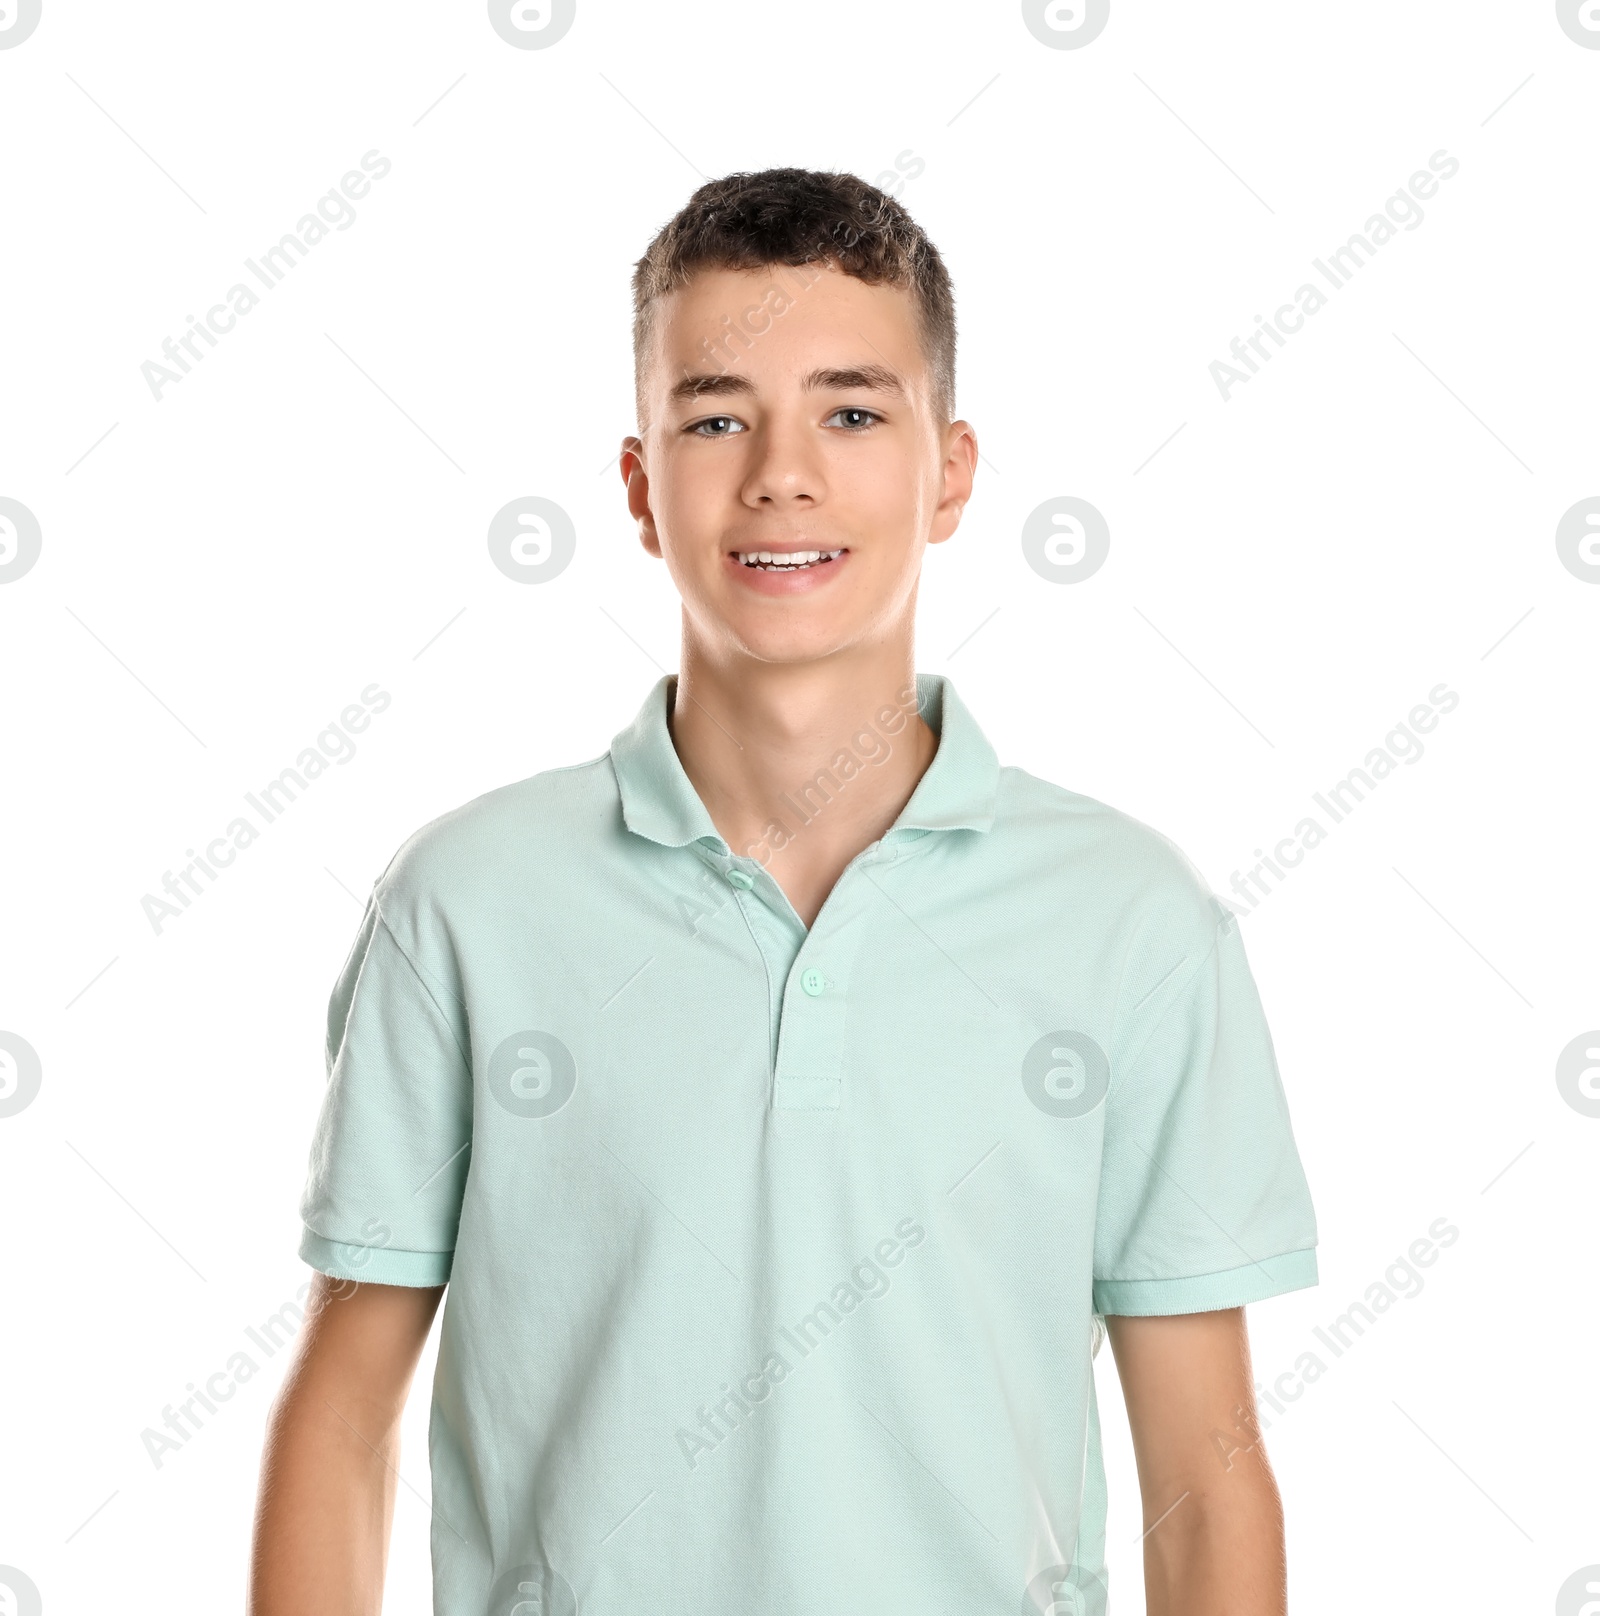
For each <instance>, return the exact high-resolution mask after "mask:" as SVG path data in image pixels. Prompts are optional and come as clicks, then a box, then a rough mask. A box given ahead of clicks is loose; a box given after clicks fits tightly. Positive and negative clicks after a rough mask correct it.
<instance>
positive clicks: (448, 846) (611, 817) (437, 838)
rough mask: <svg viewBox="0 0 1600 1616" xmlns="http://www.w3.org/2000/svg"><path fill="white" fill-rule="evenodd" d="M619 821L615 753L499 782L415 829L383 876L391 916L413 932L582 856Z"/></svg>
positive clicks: (381, 890) (380, 889)
mask: <svg viewBox="0 0 1600 1616" xmlns="http://www.w3.org/2000/svg"><path fill="white" fill-rule="evenodd" d="M618 824H620V816H619V811H618V799H617V785H616V776H615V774H614V773H613V772H612V768H611V757H610V753H609V752H606V753H602V754H601V756H599V757H597V758H591V759H589V760H588V761H587V762H584V763H573V764H568V765H566V766H565V767H562V768H554V769H546V770H544V771H542V772H541V773H539V774H535V775H530V776H529V777H528V778H527V779H525V780H517V781H513V782H512V783H510V784H508V785H503V786H496V787H495V788H494V789H493V790H490V791H486V792H483V793H482V794H481V795H479V796H476V797H473V798H471V799H469V800H468V801H466V802H464V803H461V804H460V805H459V806H458V807H455V808H452V809H450V810H449V811H448V812H446V813H443V814H440V815H439V816H438V817H437V818H435V819H431V820H429V821H428V822H427V823H426V824H424V825H422V826H419V827H418V829H416V830H414V831H413V832H412V833H411V834H410V835H409V836H408V837H407V838H406V839H405V841H404V842H402V843H401V845H400V847H399V849H398V850H397V851H396V852H395V854H394V856H393V857H392V858H391V859H390V861H389V863H388V865H387V867H386V868H385V869H384V871H383V874H382V875H380V876H379V877H378V879H377V882H376V883H375V886H374V894H375V897H376V898H377V901H378V906H379V909H380V911H381V912H382V915H383V917H384V919H385V921H386V922H388V923H389V925H390V926H391V927H392V928H398V927H399V926H400V925H401V924H402V923H404V924H405V926H406V928H407V929H408V930H410V931H411V933H412V934H413V935H415V933H416V932H417V930H419V929H421V928H422V922H424V921H425V920H426V919H427V918H429V917H430V916H431V917H432V918H438V917H439V916H440V915H441V914H443V913H444V912H445V911H447V910H449V909H451V908H453V907H455V904H456V902H457V901H458V900H460V899H462V898H464V897H467V896H469V895H489V894H492V893H493V892H494V891H496V890H497V889H498V890H504V889H505V887H506V886H508V885H511V884H514V883H517V882H520V881H525V880H526V879H527V878H528V877H529V876H535V877H537V876H538V874H539V873H540V871H541V870H542V869H548V868H552V867H557V866H560V865H567V866H569V867H570V865H571V863H572V861H573V859H574V857H575V856H578V857H581V851H580V850H581V848H582V846H583V844H584V843H586V842H587V843H591V844H592V843H594V842H595V841H597V840H599V839H601V838H603V837H605V836H608V835H612V834H615V829H616V827H617V825H618Z"/></svg>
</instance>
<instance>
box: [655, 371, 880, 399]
mask: <svg viewBox="0 0 1600 1616" xmlns="http://www.w3.org/2000/svg"><path fill="white" fill-rule="evenodd" d="M800 385H801V387H802V388H803V389H804V390H805V391H806V392H808V393H893V394H895V395H896V396H898V397H900V398H905V397H906V396H907V391H906V384H905V382H904V381H903V380H902V379H901V378H900V376H899V375H898V374H897V373H896V372H895V371H892V370H890V368H889V367H888V366H887V365H843V366H839V365H834V366H827V367H824V368H823V369H821V370H808V371H807V372H806V373H805V375H804V376H802V377H801V378H800ZM755 390H756V385H755V383H754V382H753V381H751V380H750V378H749V377H748V376H741V375H739V374H738V373H737V372H735V371H727V370H725V371H712V372H693V371H685V372H684V374H683V376H682V378H681V379H680V380H678V381H676V382H674V383H673V384H672V390H671V392H670V393H668V395H667V399H668V402H669V403H672V404H681V403H684V402H693V401H694V400H695V399H699V398H729V397H733V396H734V395H739V396H742V397H750V396H751V395H753V394H754V393H755Z"/></svg>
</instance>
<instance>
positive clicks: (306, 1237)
mask: <svg viewBox="0 0 1600 1616" xmlns="http://www.w3.org/2000/svg"><path fill="white" fill-rule="evenodd" d="M300 1255H301V1257H302V1258H303V1259H304V1260H305V1261H306V1262H308V1263H309V1264H310V1265H311V1266H312V1267H313V1268H315V1269H316V1270H317V1271H318V1272H319V1273H323V1274H331V1275H332V1276H333V1277H334V1278H335V1279H353V1280H357V1281H359V1282H361V1283H365V1284H372V1285H415V1286H427V1285H443V1284H446V1283H448V1281H449V1279H450V1265H451V1262H452V1260H453V1259H454V1257H455V1253H454V1252H453V1251H396V1250H395V1249H394V1248H393V1247H392V1246H363V1245H346V1244H344V1242H343V1241H339V1240H327V1239H324V1238H323V1236H321V1235H320V1234H318V1233H317V1232H316V1231H315V1230H314V1229H309V1228H308V1229H306V1230H305V1231H304V1232H303V1233H302V1234H301V1236H300Z"/></svg>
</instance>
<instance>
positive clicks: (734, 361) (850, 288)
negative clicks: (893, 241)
mask: <svg viewBox="0 0 1600 1616" xmlns="http://www.w3.org/2000/svg"><path fill="white" fill-rule="evenodd" d="M649 358H650V360H651V362H652V369H653V371H654V372H655V376H654V380H655V382H656V385H658V386H666V385H669V384H670V381H671V379H672V377H673V375H675V374H677V373H680V372H681V371H682V370H683V369H685V368H689V369H693V370H704V369H705V368H707V365H708V364H710V365H711V366H712V368H726V369H737V370H741V371H743V372H745V373H746V374H747V375H749V376H750V377H751V378H752V379H757V380H759V379H762V378H763V377H764V378H766V379H768V380H771V379H773V378H774V377H775V376H776V375H777V374H778V373H780V372H787V371H788V370H790V369H791V368H792V367H794V366H796V365H798V364H801V363H804V364H806V365H824V364H826V365H845V364H855V365H866V364H870V363H873V362H877V363H879V364H887V365H889V366H891V367H892V368H894V369H896V370H898V371H900V372H901V373H902V374H903V375H905V376H906V377H907V379H908V380H911V381H913V382H920V381H925V379H926V370H927V364H926V358H925V356H924V354H923V352H922V348H921V344H920V341H919V332H918V323H917V308H916V302H915V300H914V298H913V296H912V294H911V291H910V290H909V288H905V287H898V286H889V285H876V286H874V285H869V284H868V283H867V282H865V281H860V280H857V279H856V278H855V277H854V276H851V275H846V274H844V273H843V272H842V271H841V270H838V269H835V268H833V267H832V266H819V265H816V264H807V265H787V264H766V265H763V266H761V267H760V268H758V269H706V270H700V271H698V272H697V273H696V274H695V275H694V276H692V277H691V279H690V280H689V281H688V282H687V284H685V285H684V286H681V287H679V288H677V289H676V290H674V291H672V292H669V293H668V294H667V295H666V296H665V297H663V298H661V299H660V300H659V302H658V303H657V305H656V309H655V316H654V320H653V322H652V329H651V342H650V352H649Z"/></svg>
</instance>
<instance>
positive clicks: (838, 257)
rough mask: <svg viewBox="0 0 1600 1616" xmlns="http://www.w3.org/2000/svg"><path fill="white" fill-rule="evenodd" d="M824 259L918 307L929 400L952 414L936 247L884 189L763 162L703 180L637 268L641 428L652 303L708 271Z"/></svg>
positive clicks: (947, 319)
mask: <svg viewBox="0 0 1600 1616" xmlns="http://www.w3.org/2000/svg"><path fill="white" fill-rule="evenodd" d="M769 264H785V265H790V266H795V267H798V266H801V265H805V264H819V265H826V266H830V267H832V268H835V269H837V270H839V271H841V272H842V273H843V274H846V275H851V276H853V277H854V278H855V279H856V280H859V281H865V282H866V283H867V284H868V285H871V286H878V285H888V286H898V287H903V288H905V289H906V290H907V291H909V292H910V293H911V296H912V300H913V301H914V303H915V304H916V311H917V324H918V329H919V332H920V335H921V339H922V348H923V353H924V355H925V357H926V359H927V362H928V370H929V373H930V375H931V377H932V380H933V404H934V408H935V410H937V411H938V412H940V414H941V415H942V418H943V420H944V421H946V422H948V421H949V420H950V419H951V418H952V417H953V416H954V414H955V392H956V309H955V298H954V296H953V294H952V292H951V287H950V276H949V273H948V272H947V271H946V269H945V267H944V260H943V259H942V258H940V256H939V252H938V249H937V248H936V247H935V246H934V245H933V243H932V242H931V241H929V240H928V238H927V237H926V236H925V235H924V234H923V233H922V228H921V226H920V225H918V224H917V222H916V221H915V220H914V219H913V218H912V217H911V215H910V214H909V213H907V212H906V210H905V209H904V208H903V207H901V205H900V204H899V203H898V202H897V201H895V199H894V198H893V197H892V196H890V195H889V194H888V193H887V192H886V191H880V190H879V189H878V187H877V186H875V185H869V184H868V183H867V182H866V181H865V180H863V179H858V178H857V177H856V176H855V175H854V174H834V173H824V172H820V171H818V170H815V169H809V168H768V169H763V170H762V171H761V172H760V173H759V174H728V175H725V176H724V177H723V178H722V179H719V180H710V181H708V182H707V183H706V184H704V185H702V186H701V187H700V189H699V190H697V191H696V192H695V193H694V195H693V196H691V197H690V198H689V200H688V201H687V202H686V203H685V204H684V206H683V207H682V208H681V209H680V210H679V211H678V213H677V214H675V215H674V216H673V217H672V218H671V219H669V220H668V221H667V223H666V224H665V225H663V226H662V227H661V229H660V230H659V231H658V232H657V234H656V237H655V239H654V240H653V241H652V242H651V243H650V245H649V247H648V248H647V249H646V250H645V255H644V257H643V258H641V259H640V260H639V261H638V263H637V264H635V265H634V269H633V368H634V386H635V395H636V402H637V404H638V408H639V421H640V425H641V428H642V427H643V425H644V382H643V363H644V356H645V354H646V352H647V351H648V348H649V342H650V336H651V320H652V318H653V315H654V309H655V304H656V302H657V300H658V299H659V298H661V297H663V296H665V295H666V294H667V293H668V292H672V291H675V290H676V289H677V288H678V287H680V286H684V285H686V284H687V283H688V281H689V280H690V279H691V277H692V276H694V275H695V274H696V273H697V272H698V271H700V270H704V269H764V268H766V267H767V266H768V265H769Z"/></svg>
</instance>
